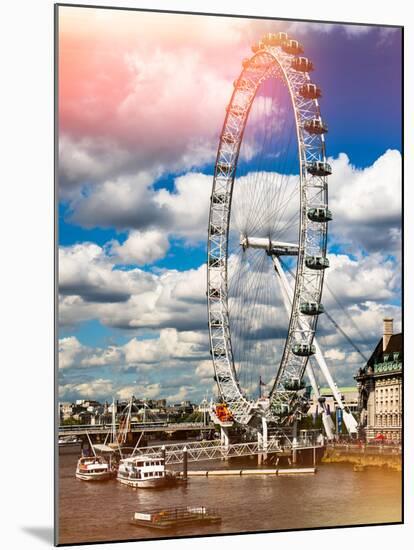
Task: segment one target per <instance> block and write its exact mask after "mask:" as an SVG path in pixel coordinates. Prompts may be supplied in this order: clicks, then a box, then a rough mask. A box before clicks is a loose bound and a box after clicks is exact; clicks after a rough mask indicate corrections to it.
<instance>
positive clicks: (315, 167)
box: [306, 160, 332, 176]
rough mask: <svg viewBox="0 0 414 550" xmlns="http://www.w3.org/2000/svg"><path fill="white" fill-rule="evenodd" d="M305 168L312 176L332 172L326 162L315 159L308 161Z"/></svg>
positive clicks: (325, 174) (327, 174)
mask: <svg viewBox="0 0 414 550" xmlns="http://www.w3.org/2000/svg"><path fill="white" fill-rule="evenodd" d="M306 170H307V171H308V172H309V174H311V175H312V176H330V175H331V174H332V167H331V165H330V164H328V163H327V162H323V161H321V160H316V161H314V162H308V164H307V165H306Z"/></svg>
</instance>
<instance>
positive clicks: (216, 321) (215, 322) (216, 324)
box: [210, 319, 221, 327]
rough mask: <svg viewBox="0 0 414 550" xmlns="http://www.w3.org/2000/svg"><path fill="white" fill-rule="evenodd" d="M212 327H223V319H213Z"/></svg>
mask: <svg viewBox="0 0 414 550" xmlns="http://www.w3.org/2000/svg"><path fill="white" fill-rule="evenodd" d="M210 325H211V326H212V327H221V319H211V321H210Z"/></svg>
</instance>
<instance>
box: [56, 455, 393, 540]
mask: <svg viewBox="0 0 414 550" xmlns="http://www.w3.org/2000/svg"><path fill="white" fill-rule="evenodd" d="M76 461H77V456H76V455H74V454H68V455H62V456H60V457H59V538H58V541H59V543H60V544H76V543H81V542H99V541H115V540H131V539H134V540H142V539H151V538H162V537H177V536H189V535H193V536H194V535H206V534H224V533H243V532H257V531H269V530H271V531H279V530H285V529H301V528H302V529H303V528H317V527H327V526H341V525H361V524H362V525H363V524H376V523H390V522H399V521H401V513H402V512H401V510H402V508H401V492H402V488H401V486H402V483H401V481H402V476H401V473H400V472H395V471H391V470H388V469H385V468H384V469H382V468H372V469H367V470H365V471H364V472H354V471H353V469H352V466H351V465H347V464H344V465H342V464H322V465H320V466H319V467H318V472H317V473H316V475H310V476H298V477H276V476H252V477H233V476H229V477H220V478H218V477H216V478H205V477H200V478H199V477H193V478H191V477H190V478H189V480H188V483H187V485H183V486H177V487H173V488H164V489H133V488H131V487H127V486H125V485H122V484H121V483H119V482H117V481H116V480H111V481H106V482H96V483H93V482H85V481H79V480H77V479H76V478H75V467H76ZM189 467H190V468H191V467H192V465H191V464H189ZM224 467H226V464H225V463H224V462H220V461H218V462H212V461H210V462H204V463H198V464H197V466H193V468H194V469H200V470H201V469H213V468H224ZM228 467H229V468H232V467H235V468H240V467H250V468H254V467H257V466H256V463H255V462H254V461H253V460H249V459H245V460H244V461H243V462H241V461H240V460H239V461H238V462H236V463H234V462H231V463H230V464H229V465H228ZM189 505H193V506H201V505H204V506H210V507H213V508H216V509H217V510H218V511H219V513H220V515H221V517H222V522H221V524H218V525H217V524H216V525H196V526H194V525H193V526H185V527H180V528H179V529H175V530H169V531H164V530H162V531H161V530H151V529H149V528H147V527H138V526H136V525H133V524H132V523H131V519H132V516H133V514H134V512H137V511H145V510H149V509H153V508H162V507H174V506H189Z"/></svg>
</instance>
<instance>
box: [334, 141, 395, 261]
mask: <svg viewBox="0 0 414 550" xmlns="http://www.w3.org/2000/svg"><path fill="white" fill-rule="evenodd" d="M331 162H332V169H333V174H332V175H331V176H330V177H329V194H330V195H329V202H330V208H332V211H333V214H334V221H333V222H332V223H331V225H330V231H331V233H332V235H333V236H334V238H335V241H336V242H338V241H339V242H340V243H341V242H342V243H346V244H348V245H351V246H352V247H353V248H354V250H358V248H364V249H365V250H367V251H375V250H377V251H378V250H388V251H390V252H391V251H392V252H397V253H398V252H399V249H400V247H401V241H400V233H401V223H402V217H401V202H402V186H401V169H402V165H401V154H400V152H399V151H396V150H388V151H386V152H385V153H384V154H383V155H382V156H381V157H379V158H378V159H377V160H376V161H375V162H374V163H373V164H372V165H371V166H368V167H367V168H364V169H357V168H355V167H354V166H352V164H351V162H350V160H349V158H348V156H347V155H346V154H345V153H341V154H340V155H339V156H338V158H337V159H332V160H331Z"/></svg>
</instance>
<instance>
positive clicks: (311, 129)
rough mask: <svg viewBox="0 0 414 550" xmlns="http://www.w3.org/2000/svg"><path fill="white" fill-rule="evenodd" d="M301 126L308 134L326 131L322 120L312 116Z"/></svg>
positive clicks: (326, 128) (319, 133)
mask: <svg viewBox="0 0 414 550" xmlns="http://www.w3.org/2000/svg"><path fill="white" fill-rule="evenodd" d="M303 128H304V129H305V130H306V131H307V132H308V133H309V134H317V135H321V134H326V132H327V131H328V126H327V125H326V124H325V123H324V122H323V121H322V119H321V118H314V119H312V120H306V121H305V123H304V124H303Z"/></svg>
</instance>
